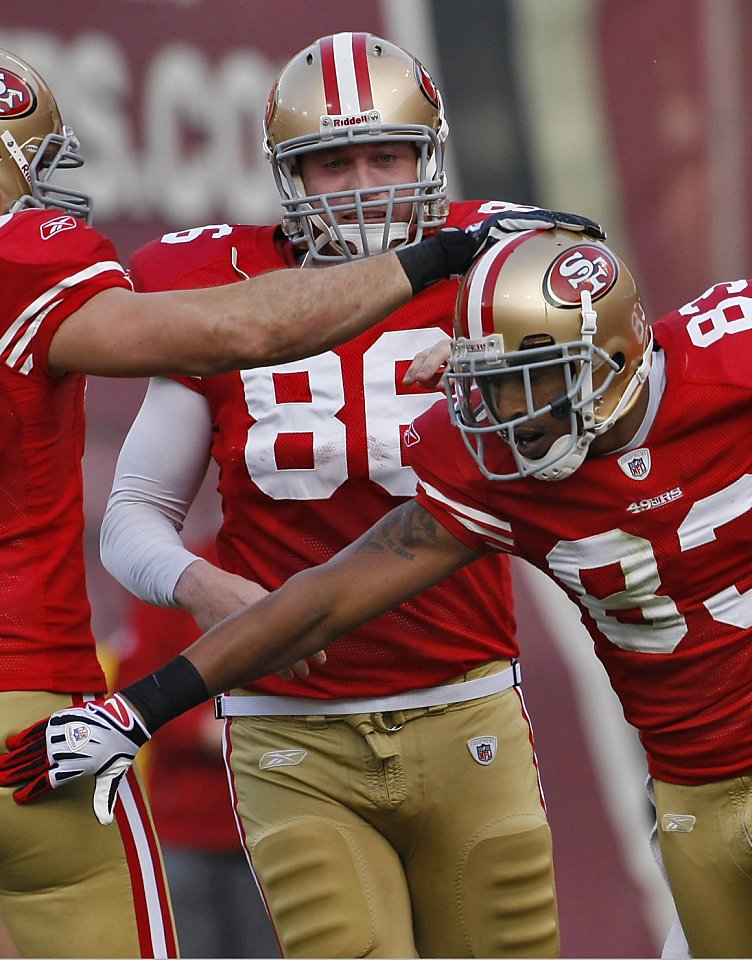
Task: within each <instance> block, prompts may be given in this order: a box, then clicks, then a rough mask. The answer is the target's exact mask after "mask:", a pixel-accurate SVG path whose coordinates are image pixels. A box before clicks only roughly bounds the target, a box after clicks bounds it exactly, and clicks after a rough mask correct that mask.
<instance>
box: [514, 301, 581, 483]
mask: <svg viewBox="0 0 752 960" xmlns="http://www.w3.org/2000/svg"><path fill="white" fill-rule="evenodd" d="M580 302H581V303H582V333H581V340H582V342H583V343H586V344H587V345H588V346H590V347H592V344H593V337H594V336H595V334H596V331H597V329H598V314H597V313H596V311H595V310H594V309H593V299H592V297H591V295H590V291H589V290H583V291H582V293H581V294H580ZM580 391H581V395H583V396H586V397H588V396H589V397H591V399H590V400H589V401H588V402H587V403H585V404H583V406H582V407H581V408H580V411H579V415H580V417H581V419H582V428H581V432H580V433H579V435H578V437H577V441H576V443H575V444H574V446H573V447H572V449H571V450H570V451H569V452H568V453H564V451H565V450H566V448H567V446H569V445H571V443H572V435H571V433H570V435H569V436H568V437H566V436H565V437H559V439H558V440H554V442H553V443H552V444H551V448H550V450H549V451H548V455H547V456H548V458H552V459H553V462H552V463H551V464H550V465H549V466H548V467H543V469H542V470H538V471H537V472H536V473H534V474H533V476H534V477H536V478H537V479H538V480H566V478H567V477H570V476H571V475H572V474H573V473H574V472H575V470H576V469H577V468H578V467H579V466H581V464H582V462H583V460H584V459H585V457H586V456H587V452H588V450H589V448H590V444H591V443H592V442H593V440H595V437H596V430H595V405H594V402H593V400H592V395H593V365H592V362H590V361H588V362H587V363H586V364H585V369H584V371H583V376H582V385H581V387H580ZM558 450H561V451H562V455H561V456H560V457H558V458H557V456H556V454H557V451H558ZM520 460H522V461H523V462H524V463H525V465H526V466H528V465H529V466H530V467H533V468H534V467H535V462H534V461H532V460H527V459H526V458H524V457H520Z"/></svg>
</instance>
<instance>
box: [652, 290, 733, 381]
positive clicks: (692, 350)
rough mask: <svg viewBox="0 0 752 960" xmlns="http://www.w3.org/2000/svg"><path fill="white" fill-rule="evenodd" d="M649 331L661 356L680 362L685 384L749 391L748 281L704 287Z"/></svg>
mask: <svg viewBox="0 0 752 960" xmlns="http://www.w3.org/2000/svg"><path fill="white" fill-rule="evenodd" d="M653 332H654V335H655V339H656V342H657V343H658V344H659V345H660V346H661V347H663V348H664V349H665V350H666V351H667V352H680V353H682V354H683V355H684V356H685V357H686V361H685V367H684V371H683V377H684V379H685V381H687V382H690V381H693V382H696V383H705V384H711V383H717V384H724V385H734V386H736V387H740V388H742V389H743V390H745V391H750V390H752V281H750V280H747V279H744V280H734V281H731V282H726V283H719V284H716V285H715V286H713V287H710V288H709V289H708V290H706V291H705V292H704V293H702V294H701V295H700V296H699V297H696V298H695V299H694V300H692V301H690V302H689V303H687V304H685V305H684V306H683V307H681V308H680V309H679V310H675V311H674V312H673V313H670V314H667V315H666V316H665V317H662V318H661V319H660V320H658V321H656V323H654V324H653ZM750 396H751V397H752V393H750Z"/></svg>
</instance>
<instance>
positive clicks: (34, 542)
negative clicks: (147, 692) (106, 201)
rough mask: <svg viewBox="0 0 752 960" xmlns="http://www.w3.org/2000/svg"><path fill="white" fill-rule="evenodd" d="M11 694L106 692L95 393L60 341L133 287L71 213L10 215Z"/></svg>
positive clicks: (3, 572) (4, 256)
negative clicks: (87, 553)
mask: <svg viewBox="0 0 752 960" xmlns="http://www.w3.org/2000/svg"><path fill="white" fill-rule="evenodd" d="M0 284H1V285H2V291H3V300H2V314H3V317H2V319H1V320H0V393H1V394H2V409H3V414H2V419H1V420H0V424H1V425H0V446H1V447H2V456H1V457H0V491H2V494H1V496H0V511H1V515H0V592H1V593H2V603H0V660H1V661H2V664H3V666H2V670H1V671H0V689H3V690H54V691H58V692H69V693H72V692H100V691H103V690H104V689H105V682H104V675H103V673H102V670H101V668H100V666H99V663H98V661H97V657H96V653H95V648H94V639H93V637H92V634H91V629H90V609H89V602H88V600H87V597H86V582H85V576H84V556H83V527H84V522H83V509H82V494H83V490H82V483H81V456H82V454H83V447H84V384H85V378H84V377H83V376H81V375H80V374H66V375H64V376H59V377H57V376H52V375H51V374H50V373H49V371H48V369H47V351H48V349H49V344H50V340H51V339H52V336H53V334H54V333H55V331H56V330H57V328H58V327H59V326H60V324H61V323H62V322H63V321H64V320H65V319H66V317H68V316H69V315H70V314H72V313H74V312H75V311H76V310H77V309H78V308H79V307H80V306H81V305H82V304H83V303H85V302H86V300H88V299H89V298H90V297H92V296H94V294H96V293H98V292H99V291H100V290H104V289H105V288H107V287H113V286H124V287H127V286H128V281H127V280H126V278H125V274H124V271H123V268H122V267H121V266H120V264H119V263H118V262H117V256H116V254H115V251H114V249H113V247H112V245H111V244H110V243H109V241H108V240H106V239H105V238H104V237H103V236H102V235H101V234H100V233H98V232H97V231H96V230H94V229H92V228H91V227H89V226H87V225H86V224H85V223H83V222H82V221H81V220H77V219H76V218H74V217H71V216H69V215H67V214H60V213H55V212H51V211H49V210H26V211H23V212H21V213H16V214H12V215H8V216H4V217H0Z"/></svg>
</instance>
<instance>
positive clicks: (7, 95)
mask: <svg viewBox="0 0 752 960" xmlns="http://www.w3.org/2000/svg"><path fill="white" fill-rule="evenodd" d="M36 102H37V98H36V96H35V94H34V91H33V90H32V89H31V87H30V86H29V85H28V83H26V81H25V80H24V79H23V78H22V77H19V76H18V74H16V73H11V72H10V70H2V71H0V117H7V118H9V117H13V118H14V119H18V118H19V117H25V116H26V114H27V113H31V111H32V110H33V109H34V107H35V106H36Z"/></svg>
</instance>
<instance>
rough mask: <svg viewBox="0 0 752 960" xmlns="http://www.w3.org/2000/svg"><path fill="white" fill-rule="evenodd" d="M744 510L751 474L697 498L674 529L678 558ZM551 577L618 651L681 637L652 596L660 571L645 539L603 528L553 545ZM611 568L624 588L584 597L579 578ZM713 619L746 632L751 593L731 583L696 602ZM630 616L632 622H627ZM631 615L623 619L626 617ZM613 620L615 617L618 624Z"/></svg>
mask: <svg viewBox="0 0 752 960" xmlns="http://www.w3.org/2000/svg"><path fill="white" fill-rule="evenodd" d="M751 508H752V476H750V475H749V474H745V475H744V476H743V477H740V478H739V479H738V480H736V481H735V482H734V483H732V484H730V485H729V486H728V487H725V488H724V489H723V490H718V491H717V492H716V493H713V494H711V495H710V496H708V497H705V498H704V499H702V500H698V501H697V503H695V504H693V505H692V507H691V508H690V510H689V512H688V513H687V516H686V517H685V518H684V520H683V521H682V523H681V524H680V526H679V530H678V531H677V532H678V537H679V545H680V547H681V550H682V552H686V551H690V550H693V549H694V548H695V547H699V546H701V545H702V544H704V543H710V542H711V541H713V540H715V538H716V530H717V529H718V528H719V527H721V526H723V525H724V524H726V523H730V522H731V521H733V520H735V519H737V518H738V517H741V516H743V515H744V514H746V513H747V512H748V511H749V510H750V509H751ZM547 560H548V563H549V567H550V569H551V572H552V573H553V574H554V576H555V577H556V578H557V579H558V580H560V581H561V582H562V583H564V584H566V586H567V587H569V588H570V589H571V590H573V591H574V593H576V594H577V596H578V597H579V602H580V603H581V604H582V606H583V607H585V608H586V609H587V610H588V611H589V613H590V615H591V616H592V617H593V619H594V620H595V622H596V624H597V625H598V629H599V630H600V631H601V633H602V634H603V635H604V636H605V637H607V638H608V639H609V640H610V641H611V643H613V644H615V645H616V646H617V647H620V648H621V649H622V650H636V651H639V652H641V653H671V652H672V651H673V650H675V649H676V647H677V646H678V644H679V642H680V641H681V639H682V637H684V635H685V634H686V632H687V623H686V620H685V619H684V617H683V616H682V614H681V613H680V612H679V610H678V609H677V606H676V604H675V603H674V601H673V600H671V598H670V597H665V596H660V595H659V594H658V593H657V591H658V589H659V588H660V585H661V578H660V573H659V570H658V564H657V562H656V558H655V554H654V552H653V548H652V546H651V544H650V542H649V541H648V540H645V539H643V538H642V537H637V536H634V535H632V534H629V533H625V532H624V531H623V530H609V531H608V532H607V533H600V534H597V535H595V536H592V537H585V538H584V539H582V540H560V541H559V543H557V544H556V546H555V547H554V548H553V550H551V552H550V553H549V554H548V557H547ZM616 564H618V565H619V566H620V568H621V571H622V575H623V577H624V585H625V589H624V590H620V591H618V592H616V593H613V594H611V595H609V596H607V597H594V596H591V595H590V594H588V593H587V592H586V587H585V585H584V584H583V577H582V575H583V573H584V572H585V571H588V570H596V569H598V568H603V567H608V566H614V565H616ZM704 603H705V608H706V609H707V611H708V613H709V614H710V615H711V617H713V619H714V620H716V621H718V622H719V623H727V624H730V625H732V626H736V627H740V628H742V629H749V628H750V627H752V590H748V591H747V592H746V593H739V590H738V588H737V587H736V586H734V585H732V586H729V587H726V588H725V589H724V590H721V591H719V592H718V593H716V594H715V595H714V596H712V597H710V598H709V599H708V600H706V601H704ZM636 611H638V612H639V613H640V614H641V617H640V621H637V620H636V618H635V617H634V613H635V612H636ZM628 613H629V614H632V616H630V617H629V619H627V616H626V614H628ZM620 614H621V616H622V619H621V620H620V619H619V615H620Z"/></svg>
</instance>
